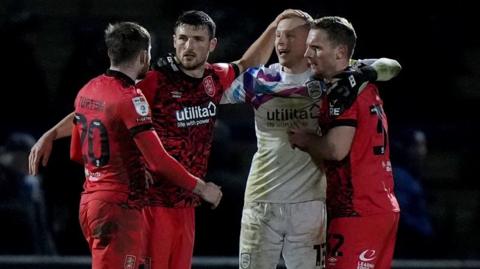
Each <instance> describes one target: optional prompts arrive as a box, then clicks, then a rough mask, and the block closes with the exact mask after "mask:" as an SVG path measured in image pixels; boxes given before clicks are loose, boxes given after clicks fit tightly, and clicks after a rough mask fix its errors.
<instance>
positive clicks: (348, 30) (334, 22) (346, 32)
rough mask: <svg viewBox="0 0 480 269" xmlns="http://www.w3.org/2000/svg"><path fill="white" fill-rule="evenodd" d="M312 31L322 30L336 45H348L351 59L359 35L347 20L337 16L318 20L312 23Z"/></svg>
mask: <svg viewBox="0 0 480 269" xmlns="http://www.w3.org/2000/svg"><path fill="white" fill-rule="evenodd" d="M311 28H312V29H322V30H324V31H325V32H327V34H328V38H329V40H330V41H332V42H333V43H334V44H335V45H346V46H347V49H348V55H349V57H350V58H351V57H352V55H353V50H354V49H355V43H356V42H357V34H356V33H355V29H353V25H352V24H351V23H350V22H349V21H348V20H347V19H345V18H342V17H337V16H327V17H322V18H320V19H316V20H314V21H313V22H312V23H311Z"/></svg>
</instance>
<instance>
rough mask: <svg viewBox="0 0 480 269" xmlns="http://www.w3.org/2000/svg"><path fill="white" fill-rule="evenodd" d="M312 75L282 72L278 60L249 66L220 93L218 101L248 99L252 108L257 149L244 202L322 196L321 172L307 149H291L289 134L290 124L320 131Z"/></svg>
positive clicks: (317, 88) (316, 89)
mask: <svg viewBox="0 0 480 269" xmlns="http://www.w3.org/2000/svg"><path fill="white" fill-rule="evenodd" d="M310 76H311V72H310V70H307V71H306V72H304V73H302V74H289V73H285V72H283V71H282V67H281V66H280V65H279V64H273V65H271V66H270V67H260V68H249V69H248V70H246V71H245V72H244V73H243V74H241V75H240V76H239V77H238V78H237V79H236V80H235V81H234V82H233V84H232V85H231V87H230V88H229V89H228V90H227V91H226V92H225V93H224V95H223V97H222V101H221V103H248V104H250V105H251V106H252V107H253V109H254V112H255V130H256V135H257V152H256V153H255V155H254V156H253V160H252V164H251V167H250V173H249V176H248V181H247V187H246V191H245V202H271V203H297V202H305V201H311V200H325V189H326V185H325V184H326V180H325V175H324V174H323V172H322V171H321V170H320V169H319V168H318V167H317V165H315V164H314V163H313V161H312V159H311V158H310V156H309V155H308V154H307V153H305V152H303V151H301V150H299V149H292V148H291V146H290V144H289V142H288V135H287V131H288V129H289V128H290V127H304V128H308V129H311V130H313V131H316V132H318V131H319V127H318V119H317V117H318V104H317V103H316V102H314V100H313V99H314V98H315V97H318V95H319V94H321V91H322V87H323V85H322V84H320V82H316V83H314V84H313V85H312V84H310V83H309V87H306V86H305V83H306V82H307V81H308V80H309V79H310Z"/></svg>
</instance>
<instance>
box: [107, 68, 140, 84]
mask: <svg viewBox="0 0 480 269" xmlns="http://www.w3.org/2000/svg"><path fill="white" fill-rule="evenodd" d="M110 70H114V71H118V72H121V73H123V74H125V75H127V76H128V77H129V78H131V79H132V80H133V81H135V80H136V79H137V77H138V70H137V69H136V68H132V67H130V66H115V65H110Z"/></svg>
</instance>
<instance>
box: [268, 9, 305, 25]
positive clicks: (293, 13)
mask: <svg viewBox="0 0 480 269" xmlns="http://www.w3.org/2000/svg"><path fill="white" fill-rule="evenodd" d="M291 17H300V18H303V19H305V20H306V21H311V20H313V19H312V16H310V14H308V13H307V12H304V11H302V10H300V9H285V10H284V11H283V12H282V13H280V14H278V16H277V17H276V18H275V20H274V21H273V25H274V26H275V27H277V25H278V23H279V22H280V21H281V20H283V19H286V18H291Z"/></svg>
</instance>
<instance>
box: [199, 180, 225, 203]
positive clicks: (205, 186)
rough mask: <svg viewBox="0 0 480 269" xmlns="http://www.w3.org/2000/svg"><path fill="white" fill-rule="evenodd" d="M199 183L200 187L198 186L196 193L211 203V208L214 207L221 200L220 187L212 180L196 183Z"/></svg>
mask: <svg viewBox="0 0 480 269" xmlns="http://www.w3.org/2000/svg"><path fill="white" fill-rule="evenodd" d="M199 184H201V185H202V187H200V188H199V192H198V194H199V195H200V197H202V199H203V200H205V201H207V202H209V203H211V204H212V209H215V208H216V207H217V206H218V204H220V201H221V200H222V195H223V194H222V191H221V190H220V187H219V186H217V185H215V184H214V183H212V182H207V183H204V182H202V183H200V182H199V183H198V184H197V187H198V185H199ZM197 187H196V188H197Z"/></svg>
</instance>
